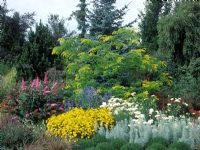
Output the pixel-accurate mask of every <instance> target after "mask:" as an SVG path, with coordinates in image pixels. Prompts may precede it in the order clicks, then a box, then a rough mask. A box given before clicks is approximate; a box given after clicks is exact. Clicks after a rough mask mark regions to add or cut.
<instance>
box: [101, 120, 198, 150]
mask: <svg viewBox="0 0 200 150" xmlns="http://www.w3.org/2000/svg"><path fill="white" fill-rule="evenodd" d="M99 134H101V135H104V136H105V137H106V138H114V139H115V138H121V139H124V140H126V141H127V140H128V141H129V142H130V143H137V144H140V145H143V146H144V145H145V144H146V143H147V142H148V141H149V140H150V139H151V138H155V137H163V138H165V139H166V140H168V141H169V142H177V141H180V142H184V143H186V144H188V145H189V146H190V147H191V148H192V149H194V148H195V146H196V145H198V144H199V143H200V118H198V119H197V120H195V122H194V121H193V120H192V119H184V118H173V119H167V120H165V119H161V120H159V121H158V122H157V123H154V124H144V123H142V122H139V123H138V122H136V121H135V120H130V121H127V120H123V121H120V122H117V123H116V126H115V127H114V128H113V129H111V130H108V129H105V128H103V127H101V128H100V130H99Z"/></svg>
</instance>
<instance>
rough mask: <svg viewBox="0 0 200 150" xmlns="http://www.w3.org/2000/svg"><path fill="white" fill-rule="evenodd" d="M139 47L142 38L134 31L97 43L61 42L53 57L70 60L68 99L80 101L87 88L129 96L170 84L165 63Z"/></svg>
mask: <svg viewBox="0 0 200 150" xmlns="http://www.w3.org/2000/svg"><path fill="white" fill-rule="evenodd" d="M122 37H123V38H122ZM138 46H139V37H138V36H137V33H136V32H135V31H134V30H131V29H119V30H117V31H115V32H113V34H112V35H110V36H104V35H100V36H99V38H98V39H97V40H92V39H79V38H77V37H74V38H67V39H60V46H58V47H55V48H54V49H53V51H52V54H58V55H61V56H63V57H64V59H65V61H66V64H67V66H66V69H65V72H66V76H67V83H68V84H67V86H66V90H67V92H66V94H67V97H73V99H75V100H77V95H79V94H80V92H81V90H82V89H84V88H85V87H86V86H87V87H94V88H96V89H97V91H98V93H99V94H105V93H106V92H109V93H112V95H114V96H117V97H129V96H130V95H131V92H132V91H136V92H138V93H140V92H143V91H146V90H149V91H150V92H155V91H157V90H159V89H160V87H161V86H162V85H165V84H170V81H171V80H170V78H169V75H168V74H167V73H165V72H164V71H163V70H162V69H163V68H165V62H163V61H159V60H158V59H156V58H154V57H151V56H150V55H148V54H147V53H146V52H145V50H144V49H136V47H138ZM135 72H137V73H135Z"/></svg>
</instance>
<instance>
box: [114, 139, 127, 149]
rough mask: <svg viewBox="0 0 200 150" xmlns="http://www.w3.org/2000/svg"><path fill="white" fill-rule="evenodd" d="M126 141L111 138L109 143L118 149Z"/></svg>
mask: <svg viewBox="0 0 200 150" xmlns="http://www.w3.org/2000/svg"><path fill="white" fill-rule="evenodd" d="M126 143H127V142H126V141H124V140H122V139H111V141H110V144H111V145H112V146H113V147H114V149H120V148H121V147H122V146H123V145H124V144H126Z"/></svg>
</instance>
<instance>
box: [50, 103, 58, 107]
mask: <svg viewBox="0 0 200 150" xmlns="http://www.w3.org/2000/svg"><path fill="white" fill-rule="evenodd" d="M49 106H50V107H56V106H58V104H56V103H53V104H50V105H49Z"/></svg>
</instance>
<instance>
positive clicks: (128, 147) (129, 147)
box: [120, 143, 143, 150]
mask: <svg viewBox="0 0 200 150" xmlns="http://www.w3.org/2000/svg"><path fill="white" fill-rule="evenodd" d="M120 150H143V148H142V146H140V145H139V144H133V143H128V144H125V145H123V146H122V147H121V149H120Z"/></svg>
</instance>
